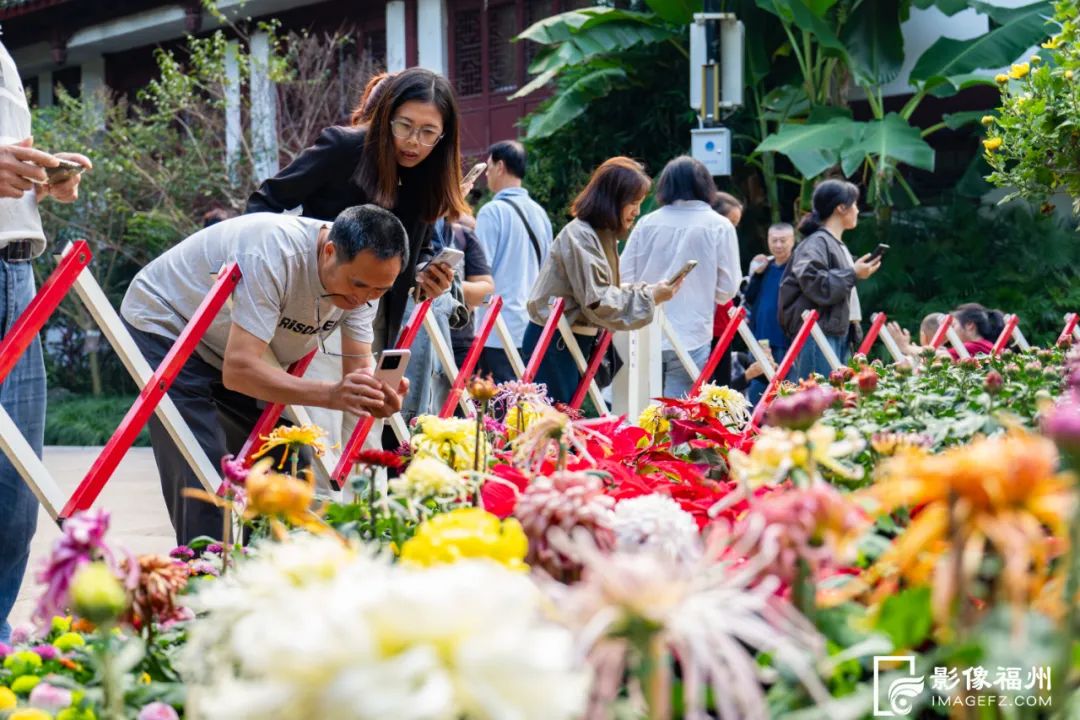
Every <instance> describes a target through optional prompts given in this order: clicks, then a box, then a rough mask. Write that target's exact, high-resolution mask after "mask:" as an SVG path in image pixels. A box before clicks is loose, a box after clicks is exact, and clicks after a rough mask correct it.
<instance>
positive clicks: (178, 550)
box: [169, 545, 195, 560]
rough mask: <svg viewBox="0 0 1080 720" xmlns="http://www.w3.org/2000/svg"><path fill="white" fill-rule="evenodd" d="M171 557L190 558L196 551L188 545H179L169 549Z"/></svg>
mask: <svg viewBox="0 0 1080 720" xmlns="http://www.w3.org/2000/svg"><path fill="white" fill-rule="evenodd" d="M169 557H171V558H177V559H179V560H190V559H191V558H193V557H195V551H194V550H192V549H191V548H189V547H188V546H187V545H178V546H177V547H174V548H173V549H172V550H170V551H169Z"/></svg>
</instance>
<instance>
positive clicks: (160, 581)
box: [128, 555, 190, 627]
mask: <svg viewBox="0 0 1080 720" xmlns="http://www.w3.org/2000/svg"><path fill="white" fill-rule="evenodd" d="M128 562H131V560H129V561H128ZM136 563H137V565H138V572H139V580H138V583H137V584H136V585H135V588H134V590H133V591H132V593H131V612H130V616H129V618H128V619H129V622H131V623H132V624H134V625H137V626H139V627H144V626H146V625H147V624H149V623H164V622H169V621H170V620H176V619H178V618H179V617H180V614H181V611H182V608H181V607H180V605H179V595H180V593H181V592H183V590H184V588H185V587H187V581H188V576H189V574H190V573H189V571H188V568H187V566H186V565H184V563H182V562H178V561H176V560H174V559H172V558H168V557H165V556H164V555H140V556H139V558H138V560H137V561H136Z"/></svg>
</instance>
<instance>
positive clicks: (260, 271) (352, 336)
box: [121, 205, 409, 544]
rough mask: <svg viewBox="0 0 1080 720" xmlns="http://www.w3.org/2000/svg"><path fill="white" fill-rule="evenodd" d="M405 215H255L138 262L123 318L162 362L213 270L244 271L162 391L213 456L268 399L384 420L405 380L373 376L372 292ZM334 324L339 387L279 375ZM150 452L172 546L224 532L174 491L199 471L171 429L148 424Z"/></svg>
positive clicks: (383, 281)
mask: <svg viewBox="0 0 1080 720" xmlns="http://www.w3.org/2000/svg"><path fill="white" fill-rule="evenodd" d="M408 254H409V250H408V244H407V239H406V235H405V229H404V227H402V225H401V222H400V221H399V220H398V219H397V218H396V217H394V215H393V214H391V213H390V212H389V211H387V210H383V209H381V208H378V207H376V206H374V205H361V206H358V207H352V208H348V209H346V210H344V211H342V213H341V214H340V215H338V217H337V219H336V220H334V222H333V225H331V224H330V223H327V222H326V221H323V220H315V219H311V218H304V217H297V216H292V215H280V214H276V213H257V214H254V215H244V216H241V217H237V218H233V219H230V220H225V221H223V222H220V223H217V224H215V225H212V226H210V227H208V228H205V229H203V230H201V231H199V232H197V233H195V234H194V235H192V236H191V237H189V238H187V239H186V240H184V241H183V242H181V243H180V244H178V245H176V246H175V247H173V248H172V249H170V250H169V251H168V252H166V253H165V254H164V255H162V256H161V257H159V258H157V259H156V260H154V261H153V262H152V263H150V264H149V265H147V266H146V267H145V268H143V269H142V270H141V271H140V272H139V274H138V275H137V276H136V277H135V279H134V280H133V281H132V283H131V287H130V288H129V289H128V292H127V295H126V296H125V297H124V302H123V305H122V307H121V314H122V315H123V317H124V320H125V322H126V323H127V324H128V327H129V329H130V330H131V332H132V335H133V336H134V338H135V342H136V344H137V345H138V346H139V350H140V351H141V352H142V353H143V355H144V356H145V357H146V359H147V360H148V361H149V362H150V364H151V365H158V364H160V362H161V360H162V359H163V358H164V357H165V355H166V354H167V353H168V352H169V349H170V348H171V347H172V345H173V343H174V342H175V340H176V338H177V337H179V335H180V332H181V331H182V330H183V328H184V326H185V325H186V324H187V322H188V320H190V318H191V316H192V315H193V314H194V313H195V310H196V309H197V308H198V307H199V304H200V303H201V302H202V301H203V298H204V297H205V296H206V294H207V293H208V292H209V290H210V288H211V286H212V285H213V284H214V282H215V280H216V276H217V273H218V271H219V270H220V269H221V268H222V266H224V265H226V264H228V263H230V262H233V261H235V262H236V263H237V264H238V265H239V267H240V271H241V273H242V279H241V280H240V283H239V285H237V287H236V290H235V292H234V293H233V296H232V303H231V307H230V306H229V305H227V306H226V307H225V308H223V309H222V311H221V312H220V313H218V316H217V317H216V318H215V319H214V321H213V323H212V324H211V325H210V328H209V329H208V330H207V332H206V334H205V335H204V336H203V338H202V340H201V342H200V343H199V345H198V347H197V348H196V350H195V353H194V354H193V355H192V356H191V358H190V359H189V360H188V361H187V363H186V364H185V365H184V368H183V370H182V371H181V373H180V375H179V376H178V377H177V378H176V380H175V382H174V383H173V385H172V387H171V388H170V390H169V397H170V398H172V400H173V402H174V403H175V404H176V406H177V408H178V409H179V411H180V414H181V415H182V416H183V417H184V420H185V421H186V422H187V423H188V425H189V426H190V427H191V430H192V432H193V433H194V434H195V437H196V438H197V439H198V441H199V444H200V445H201V446H202V448H203V450H205V451H206V454H207V455H208V456H209V458H210V459H211V460H212V461H217V460H218V459H219V458H221V457H222V456H224V455H227V454H235V453H238V452H239V451H240V449H241V447H242V446H243V444H244V441H245V440H246V439H247V436H248V435H249V433H250V432H251V430H252V428H253V427H254V426H255V423H256V421H257V420H258V418H259V414H260V412H261V406H262V405H263V404H265V403H282V404H285V405H313V406H319V407H327V408H331V409H334V410H347V411H349V412H351V413H355V414H356V415H361V416H363V415H373V416H375V417H388V416H390V415H392V414H393V413H394V412H396V411H397V410H398V409H400V407H401V396H402V395H403V394H404V393H405V392H406V390H407V388H408V385H407V383H402V385H401V387H398V388H390V387H388V386H386V385H385V384H384V383H380V382H379V381H378V380H376V379H375V377H374V375H373V374H372V368H373V366H374V362H373V357H372V352H371V341H372V339H373V333H372V320H373V319H374V317H375V311H376V309H377V308H378V300H379V298H380V297H381V296H382V295H383V294H384V293H385V292H386V291H387V290H389V289H390V288H391V287H392V286H393V284H394V281H395V280H396V279H397V276H398V273H399V272H400V271H401V268H402V267H403V266H404V265H405V264H406V262H407V261H408ZM339 324H340V325H341V326H342V329H343V336H342V359H343V372H342V378H341V379H340V381H337V382H331V381H326V380H310V379H305V378H302V377H294V376H292V375H289V374H288V373H287V372H286V371H285V370H283V369H281V367H280V366H278V365H276V364H272V363H270V362H267V360H266V359H264V356H266V355H267V350H270V351H272V352H273V357H275V358H276V359H277V361H278V362H279V363H281V365H284V366H287V365H288V364H290V363H292V362H294V361H296V360H299V359H300V358H302V357H304V356H305V355H307V354H308V353H309V352H310V351H311V350H312V349H313V348H315V347H316V345H317V344H318V345H319V346H322V345H323V343H322V339H323V338H324V337H325V336H327V335H329V334H330V333H331V332H332V331H333V330H334V329H335V328H336V327H337V326H338V325H339ZM150 439H151V443H152V444H153V447H154V459H155V461H156V462H157V466H158V472H159V474H160V476H161V488H162V491H163V493H164V495H165V503H166V505H167V506H168V508H169V516H170V518H171V519H172V523H173V527H174V529H175V530H176V538H177V542H179V543H180V544H186V543H187V542H188V541H190V540H191V539H193V538H196V537H198V536H200V535H209V536H211V537H216V536H218V535H220V534H221V527H222V518H221V514H220V511H219V510H217V509H216V508H214V507H212V506H210V505H208V504H206V503H204V502H201V501H198V500H191V499H188V498H185V497H183V490H184V489H185V488H189V487H190V488H197V487H200V484H199V481H198V478H197V477H196V475H195V473H194V472H193V471H192V470H191V468H190V467H189V466H188V464H187V462H186V461H185V459H184V456H183V454H182V453H181V452H180V450H179V448H177V447H176V444H175V443H174V442H173V440H172V437H170V435H169V433H168V431H167V430H166V429H165V427H164V426H163V425H162V424H161V422H160V421H159V420H158V419H157V417H156V416H155V417H154V418H152V419H151V421H150Z"/></svg>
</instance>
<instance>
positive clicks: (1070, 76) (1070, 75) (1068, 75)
mask: <svg viewBox="0 0 1080 720" xmlns="http://www.w3.org/2000/svg"><path fill="white" fill-rule="evenodd" d="M1065 79H1066V80H1072V79H1073V71H1072V70H1066V71H1065Z"/></svg>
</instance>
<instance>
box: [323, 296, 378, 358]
mask: <svg viewBox="0 0 1080 720" xmlns="http://www.w3.org/2000/svg"><path fill="white" fill-rule="evenodd" d="M332 297H336V296H335V295H334V294H333V293H330V294H327V295H320V296H319V297H317V298H315V337H316V338H318V340H319V352H321V353H322V354H323V355H329V356H330V357H339V358H361V359H362V358H373V357H376V356H377V355H378V354H379V353H366V354H361V355H351V354H348V353H339V352H333V351H331V350H327V349H326V338H328V337H329V336H330V335H331V334H333V332H334V330H336V329H337V323H335V324H334V327H332V328H330V330H324V329H323V319H322V301H323V300H327V299H329V298H332ZM368 304H369V305H370V303H368Z"/></svg>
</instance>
